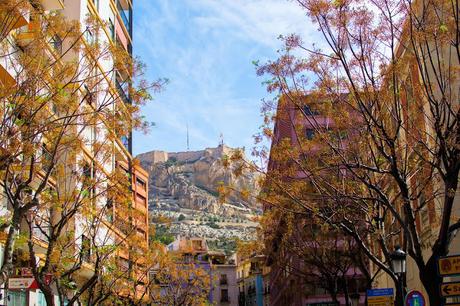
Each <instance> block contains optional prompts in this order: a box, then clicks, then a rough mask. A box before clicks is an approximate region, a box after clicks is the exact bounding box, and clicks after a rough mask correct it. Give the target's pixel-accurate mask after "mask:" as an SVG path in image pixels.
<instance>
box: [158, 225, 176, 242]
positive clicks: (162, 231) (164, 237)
mask: <svg viewBox="0 0 460 306" xmlns="http://www.w3.org/2000/svg"><path fill="white" fill-rule="evenodd" d="M174 239H175V238H174V235H172V234H171V233H170V232H169V227H168V226H166V225H156V226H155V236H154V237H153V241H159V242H161V243H162V244H164V245H168V244H170V243H171V242H173V241H174Z"/></svg>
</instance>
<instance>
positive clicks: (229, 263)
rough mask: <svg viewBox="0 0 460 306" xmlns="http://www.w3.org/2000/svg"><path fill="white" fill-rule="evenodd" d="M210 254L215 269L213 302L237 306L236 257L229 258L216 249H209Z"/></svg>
mask: <svg viewBox="0 0 460 306" xmlns="http://www.w3.org/2000/svg"><path fill="white" fill-rule="evenodd" d="M208 256H209V259H210V260H211V263H212V267H213V269H214V279H213V285H212V297H213V302H214V303H215V304H216V305H229V306H237V305H238V287H237V282H236V263H235V259H233V258H228V257H227V256H226V255H225V254H224V253H223V252H216V251H209V252H208Z"/></svg>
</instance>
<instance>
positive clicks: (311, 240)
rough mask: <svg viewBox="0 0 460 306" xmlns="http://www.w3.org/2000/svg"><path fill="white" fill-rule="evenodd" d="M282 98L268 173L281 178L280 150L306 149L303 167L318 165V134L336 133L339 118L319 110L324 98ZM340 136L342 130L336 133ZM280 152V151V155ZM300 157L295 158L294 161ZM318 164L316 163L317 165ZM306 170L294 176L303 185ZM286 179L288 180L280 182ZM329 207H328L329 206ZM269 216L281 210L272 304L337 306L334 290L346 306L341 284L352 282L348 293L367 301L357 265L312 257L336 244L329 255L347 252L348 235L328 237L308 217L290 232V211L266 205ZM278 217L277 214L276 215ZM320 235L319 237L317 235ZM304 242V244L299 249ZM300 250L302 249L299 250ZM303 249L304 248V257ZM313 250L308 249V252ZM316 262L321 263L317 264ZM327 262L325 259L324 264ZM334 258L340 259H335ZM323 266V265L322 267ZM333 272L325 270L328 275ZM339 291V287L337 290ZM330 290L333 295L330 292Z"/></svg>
mask: <svg viewBox="0 0 460 306" xmlns="http://www.w3.org/2000/svg"><path fill="white" fill-rule="evenodd" d="M294 99H295V101H291V100H290V98H287V97H286V96H282V97H281V98H280V99H279V101H278V107H277V114H276V121H275V126H274V133H273V138H272V149H271V152H270V159H269V164H268V172H269V174H270V173H273V172H281V174H278V175H280V176H284V175H286V174H284V173H283V170H282V168H284V167H285V166H286V165H282V164H281V163H280V159H277V158H274V157H273V154H275V152H274V150H275V149H274V148H275V147H276V146H277V145H279V144H282V143H289V145H290V146H291V147H292V148H294V149H295V148H301V146H302V145H304V146H305V147H306V149H304V150H303V149H300V151H301V152H302V153H301V154H300V155H301V156H300V157H299V160H301V161H300V163H302V162H307V161H308V162H311V163H313V162H317V161H316V158H317V156H316V155H315V154H317V152H320V149H322V146H324V145H323V144H321V143H315V142H314V141H315V140H314V139H315V134H316V133H318V131H328V133H332V132H333V131H336V130H337V128H336V126H335V123H334V120H333V119H332V118H329V117H325V116H324V115H322V114H321V112H320V111H319V110H318V108H319V103H318V100H317V99H319V98H318V97H314V96H309V95H302V96H299V97H295V98H294ZM336 133H337V135H338V137H341V136H340V133H343V132H342V131H337V132H336ZM307 141H312V143H313V144H312V145H310V146H308V145H305V143H306V142H307ZM278 154H279V153H278ZM293 160H294V159H292V160H289V162H288V163H292V164H294V162H293ZM313 160H315V161H313ZM305 172H306V171H305V170H302V169H300V168H299V169H298V170H296V174H295V178H292V177H291V178H290V179H292V180H294V181H298V182H302V184H303V187H304V188H307V186H310V185H311V181H310V178H309V177H308V176H307V174H306V173H305ZM279 179H281V180H285V179H286V178H285V177H281V178H279ZM309 193H310V195H309V196H306V198H305V199H302V200H309V199H310V198H309V197H311V199H313V198H314V197H315V193H314V191H309ZM312 203H315V204H314V205H317V208H318V209H321V206H322V205H323V204H324V202H321V201H312ZM285 205H288V204H285ZM325 205H327V204H325ZM264 209H265V212H269V211H271V212H273V211H275V212H276V216H277V217H276V218H277V219H276V220H275V221H274V222H275V225H274V226H272V227H271V228H270V229H268V230H269V231H270V233H269V235H267V237H268V236H270V237H271V238H270V239H269V240H267V241H266V250H267V254H266V256H267V261H266V264H267V265H268V266H269V267H270V273H269V278H270V286H269V288H270V289H269V291H270V304H271V305H296V306H297V305H298V306H301V305H333V304H335V303H337V302H334V301H333V298H332V295H331V293H330V291H334V294H335V295H336V299H337V301H338V303H340V305H345V303H346V301H345V293H344V292H343V291H341V290H340V289H338V287H339V286H338V285H337V284H340V283H341V282H342V283H343V282H346V283H347V287H348V290H347V291H348V293H349V294H350V293H355V292H357V293H359V294H360V302H359V305H364V303H365V282H364V279H363V273H362V272H361V270H360V269H359V268H358V267H357V265H356V263H350V262H347V265H346V266H345V265H344V266H341V267H339V266H340V265H342V262H341V260H336V262H332V261H331V262H327V259H326V257H325V256H317V257H316V259H315V257H311V255H310V254H307V253H306V252H308V250H312V252H313V251H318V252H324V250H321V248H322V247H324V246H326V245H330V246H331V249H329V250H327V252H328V253H332V252H334V253H336V254H341V253H346V252H349V250H346V249H345V247H344V245H347V244H346V243H344V242H345V237H344V236H343V234H340V233H338V234H335V235H332V236H330V237H329V236H325V235H324V234H321V232H322V231H321V230H319V229H318V228H317V226H318V225H317V224H313V223H312V224H310V223H309V222H308V220H306V219H308V218H306V219H303V220H302V221H298V220H295V221H294V222H295V224H294V225H293V227H294V228H295V229H296V230H293V231H292V232H288V231H287V228H288V226H289V225H288V222H289V221H287V217H286V214H285V212H284V211H283V210H282V209H278V210H277V209H276V207H274V206H272V207H265V208H264ZM274 215H275V214H274ZM315 233H318V234H315ZM299 243H300V245H299ZM297 248H298V250H297V251H294V250H296V249H297ZM300 250H303V251H302V252H304V253H302V254H301V255H299V252H301V251H300ZM305 250H307V251H305ZM311 258H314V259H315V260H312V259H311ZM321 258H324V261H322V260H321ZM332 258H334V257H332ZM321 265H323V267H321ZM331 265H337V269H336V270H333V271H334V272H331V274H330V275H327V276H326V275H325V273H324V272H319V271H321V269H322V268H324V267H327V266H331ZM326 270H327V269H323V271H326ZM323 278H331V279H335V280H336V281H335V282H336V283H337V284H335V285H331V287H327V281H325V279H323ZM332 287H333V288H332ZM328 289H329V292H328Z"/></svg>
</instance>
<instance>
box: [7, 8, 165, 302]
mask: <svg viewBox="0 0 460 306" xmlns="http://www.w3.org/2000/svg"><path fill="white" fill-rule="evenodd" d="M23 14H30V15H31V16H32V18H31V20H30V22H29V23H28V24H27V23H26V24H24V25H23V24H22V23H20V21H21V17H22V15H23ZM0 23H1V24H2V26H1V27H2V28H1V31H2V32H1V34H2V36H1V41H0V44H1V49H0V50H1V51H0V62H1V63H0V64H1V65H2V67H1V68H0V69H5V68H4V67H7V68H8V71H7V72H8V75H9V77H7V78H2V79H1V80H0V103H1V105H0V143H1V149H0V186H1V188H2V192H3V198H4V199H5V202H6V205H7V209H8V212H9V213H8V214H7V215H5V216H2V217H3V218H4V219H3V223H2V224H1V226H0V229H1V231H2V232H3V233H4V235H5V236H6V237H5V254H4V257H3V262H2V263H1V268H0V272H1V283H3V284H4V283H5V282H7V279H8V277H9V276H10V275H11V274H12V271H13V265H14V264H19V262H13V258H14V254H17V253H19V252H22V253H24V254H25V256H26V258H29V259H30V262H33V263H35V264H34V265H32V270H33V274H34V276H35V278H36V280H37V282H38V284H39V287H40V289H41V290H42V291H43V293H44V294H45V297H46V301H47V304H48V305H54V298H53V293H52V291H51V287H52V286H56V287H57V289H58V293H59V295H60V297H61V304H62V303H64V297H66V298H68V299H70V300H71V301H72V302H74V301H76V300H79V297H80V296H81V295H83V294H84V293H85V291H86V290H89V289H90V288H93V287H94V286H95V285H96V284H97V283H98V282H99V281H100V280H101V275H102V267H103V266H104V265H105V263H106V262H107V261H108V260H112V259H111V257H113V255H114V254H115V250H117V249H118V245H119V242H114V241H113V234H108V232H107V230H108V228H110V227H111V226H110V225H108V223H109V220H106V219H105V216H106V215H107V213H109V214H110V210H111V209H112V210H113V208H111V207H113V205H116V206H117V209H119V210H120V211H122V210H124V209H128V208H129V203H130V200H131V199H130V197H131V191H130V179H129V174H128V176H127V174H126V172H124V171H121V169H119V168H118V167H116V165H115V164H114V163H113V158H114V156H116V155H117V154H118V155H117V156H120V154H121V153H120V152H122V151H123V149H122V148H121V147H122V145H121V142H120V140H119V139H120V138H121V137H123V136H128V135H129V133H130V131H131V130H132V129H135V128H139V129H146V128H147V127H148V124H147V123H146V122H145V120H144V119H143V117H142V116H141V114H140V106H141V105H142V104H143V103H145V102H146V101H148V100H149V99H150V98H151V97H150V94H149V91H150V90H151V89H153V90H156V89H159V88H160V87H161V85H162V84H163V80H160V81H158V82H154V83H152V84H150V83H147V82H145V81H142V80H139V79H137V76H141V73H142V64H140V63H138V62H137V61H135V60H133V59H132V58H131V56H130V55H129V54H128V53H127V52H126V51H125V50H124V49H122V48H121V47H120V46H119V47H117V46H115V45H113V44H112V43H111V42H100V41H97V40H91V39H90V38H91V37H95V36H93V35H89V33H92V34H96V33H99V32H101V31H102V27H104V26H105V25H104V24H102V23H100V22H99V21H98V20H95V19H93V18H88V20H87V22H86V24H85V25H83V26H82V25H80V24H79V23H78V22H75V21H71V20H66V19H65V18H64V17H63V16H62V15H60V13H59V12H46V13H45V12H44V11H43V9H42V7H41V5H40V3H39V2H38V1H24V0H7V1H2V3H1V4H0ZM19 27H22V28H20V29H19V30H16V29H18V28H19ZM13 32H14V33H15V36H9V34H11V33H13ZM101 64H104V65H107V66H108V67H110V68H108V69H106V70H102V68H101V66H100V65H101ZM2 71H3V70H2ZM117 71H118V72H122V74H124V75H127V77H126V78H125V79H124V80H122V84H121V86H122V87H123V90H124V91H125V92H122V91H121V90H120V89H118V90H117V89H114V87H113V84H112V83H111V82H112V81H111V80H112V78H113V77H114V75H115V74H116V73H117ZM126 93H128V95H129V98H130V101H129V103H123V102H122V101H123V99H124V98H125V97H126ZM4 231H6V233H5V232H4ZM125 232H126V233H125V234H126V237H129V235H130V231H129V229H127V230H126V231H125ZM112 233H113V232H112ZM84 238H85V239H84ZM37 240H40V241H41V242H40V243H38V242H37ZM90 251H91V253H92V254H91V255H94V258H92V259H94V260H95V261H94V262H91V264H92V265H93V267H94V274H93V275H92V276H91V277H90V278H89V279H87V280H86V281H85V282H83V283H79V284H76V283H75V282H74V281H73V278H74V277H73V276H74V275H75V274H78V273H79V272H80V271H81V270H82V269H83V268H84V267H83V266H84V265H83V264H82V263H83V262H84V261H85V257H86V256H87V255H88V254H87V252H90ZM37 253H40V254H43V255H44V256H43V259H42V260H43V261H42V260H40V262H39V263H38V262H36V257H35V256H34V255H35V254H37ZM26 262H27V261H26ZM50 276H52V278H51V282H49V277H50ZM75 284H76V285H75ZM79 285H81V286H79ZM75 286H77V287H75Z"/></svg>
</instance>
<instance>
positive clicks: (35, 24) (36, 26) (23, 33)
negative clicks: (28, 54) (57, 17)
mask: <svg viewBox="0 0 460 306" xmlns="http://www.w3.org/2000/svg"><path fill="white" fill-rule="evenodd" d="M39 30H40V21H39V20H32V21H31V22H30V23H29V24H27V25H25V26H23V27H22V28H19V29H18V32H17V35H16V41H17V44H18V45H19V46H20V47H24V46H26V45H28V44H29V43H30V42H31V41H33V40H34V39H35V38H36V36H37V33H39Z"/></svg>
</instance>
